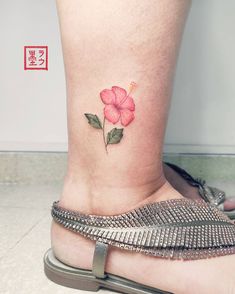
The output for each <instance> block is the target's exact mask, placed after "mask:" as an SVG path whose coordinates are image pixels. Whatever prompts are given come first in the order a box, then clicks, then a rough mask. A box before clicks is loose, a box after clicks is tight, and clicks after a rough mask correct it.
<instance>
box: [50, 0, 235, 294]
mask: <svg viewBox="0 0 235 294" xmlns="http://www.w3.org/2000/svg"><path fill="white" fill-rule="evenodd" d="M57 7H58V15H59V20H60V29H61V37H62V45H63V54H64V62H65V73H66V84H67V102H68V103H67V105H68V134H69V152H68V169H67V174H66V178H65V182H64V187H63V191H62V195H61V197H60V205H61V206H63V207H65V208H68V209H72V210H77V211H79V212H82V213H87V214H98V215H111V214H119V213H123V212H126V211H128V210H131V209H132V208H134V207H139V206H141V205H143V204H144V203H148V202H153V201H162V200H167V199H172V198H182V197H183V195H181V194H180V193H179V192H177V191H176V190H175V189H174V188H173V187H172V186H171V185H170V184H169V183H168V182H167V180H166V177H165V175H164V172H163V166H162V147H163V139H164V134H165V127H166V121H167V116H168V108H169V104H170V97H171V90H172V80H173V75H174V69H175V64H176V59H177V55H178V49H179V44H180V40H181V36H182V32H183V27H184V22H185V19H186V15H187V12H188V8H189V2H188V1H187V0H175V1H172V0H158V1H155V0H149V1H141V0H130V1H125V0H110V1H103V0H96V1H93V0H87V1H83V0H69V1H68V0H57ZM132 81H134V82H135V83H136V84H137V86H138V87H137V88H136V90H135V92H133V99H134V103H135V106H136V108H135V110H133V111H134V115H135V118H134V119H133V120H132V121H131V122H130V123H129V124H128V125H127V126H124V125H123V124H122V123H121V121H118V122H117V123H115V121H116V119H113V117H111V118H110V117H109V118H110V121H108V118H107V125H106V128H107V129H106V132H107V131H109V130H110V129H111V128H113V127H117V128H121V127H122V128H125V129H124V136H123V139H122V141H121V142H120V143H117V144H114V145H110V146H108V154H107V152H106V150H105V148H104V147H105V146H104V141H103V138H102V130H101V129H95V128H93V127H92V126H91V125H89V124H88V122H87V119H86V117H84V114H85V113H87V112H89V113H95V114H97V115H98V116H99V117H103V113H104V112H103V107H104V103H103V101H101V99H100V92H101V91H102V90H104V89H111V87H112V86H119V87H122V88H125V89H127V88H128V86H129V84H130V82H132ZM106 102H107V101H106ZM119 106H120V105H119ZM119 106H118V107H119ZM109 114H110V113H109ZM111 121H113V122H111ZM113 124H114V125H113ZM51 239H52V247H53V250H54V252H55V254H56V256H57V257H58V258H59V259H60V260H62V261H64V262H65V263H67V264H70V265H72V266H75V267H81V268H86V269H91V264H92V256H93V252H94V243H93V242H91V241H88V240H86V239H84V238H83V237H81V236H79V235H77V234H74V233H72V232H69V231H67V230H65V229H64V228H62V227H60V226H58V225H57V224H55V223H52V230H51ZM106 271H107V272H109V273H113V274H116V275H119V276H122V277H125V278H128V279H131V280H134V281H137V282H139V283H143V284H146V285H149V286H153V287H156V288H160V289H163V290H165V291H169V292H174V293H177V294H178V293H185V294H186V293H187V294H191V293H192V294H193V293H197V294H198V293H200V294H204V293H205V294H208V293H213V294H216V293H218V294H221V293H228V294H232V293H235V274H234V273H235V255H230V256H224V257H218V258H213V259H210V260H209V259H208V260H198V261H188V262H183V261H171V260H163V259H160V258H153V257H148V256H145V255H143V254H139V253H132V252H128V251H121V250H119V249H114V248H112V249H111V250H110V252H109V256H108V262H107V266H106ZM218 281H219V282H218Z"/></svg>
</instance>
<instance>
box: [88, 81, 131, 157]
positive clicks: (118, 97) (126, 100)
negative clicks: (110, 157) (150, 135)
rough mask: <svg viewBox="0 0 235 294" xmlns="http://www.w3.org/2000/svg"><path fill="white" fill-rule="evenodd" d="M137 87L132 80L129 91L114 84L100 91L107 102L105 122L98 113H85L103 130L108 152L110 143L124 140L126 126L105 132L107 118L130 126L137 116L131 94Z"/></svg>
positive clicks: (97, 127)
mask: <svg viewBox="0 0 235 294" xmlns="http://www.w3.org/2000/svg"><path fill="white" fill-rule="evenodd" d="M135 88H136V83H134V82H131V84H130V89H129V91H128V93H127V91H126V90H125V89H123V88H121V87H118V86H113V87H112V88H111V89H104V90H103V91H101V92H100V98H101V100H102V102H103V103H104V104H105V106H104V110H103V113H104V118H103V123H101V120H100V119H99V117H98V116H97V115H96V114H91V113H85V114H84V115H85V117H86V118H87V120H88V123H89V124H90V125H91V126H92V127H93V128H95V129H101V130H102V131H103V141H104V145H105V150H106V152H107V153H108V145H110V144H117V143H119V142H120V141H121V140H122V137H123V131H124V128H113V129H111V130H110V131H109V132H108V133H107V135H106V134H105V122H106V120H107V121H108V122H110V123H112V124H114V125H115V124H117V123H120V124H121V125H122V126H123V127H126V126H128V125H129V124H130V123H131V122H132V121H133V120H134V118H135V115H134V112H135V102H134V99H133V98H132V97H131V96H130V95H131V94H132V92H133V90H134V89H135Z"/></svg>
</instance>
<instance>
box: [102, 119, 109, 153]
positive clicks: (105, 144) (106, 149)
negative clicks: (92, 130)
mask: <svg viewBox="0 0 235 294" xmlns="http://www.w3.org/2000/svg"><path fill="white" fill-rule="evenodd" d="M104 126H105V116H104V120H103V127H102V130H103V140H104V146H105V151H106V153H107V154H108V148H107V147H108V146H107V145H108V144H107V143H106V140H105V129H104Z"/></svg>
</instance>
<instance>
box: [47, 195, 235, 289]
mask: <svg viewBox="0 0 235 294" xmlns="http://www.w3.org/2000/svg"><path fill="white" fill-rule="evenodd" d="M52 217H53V219H54V221H55V222H57V223H58V224H60V225H61V226H63V227H64V228H67V229H68V230H71V231H73V232H74V233H79V234H81V235H82V236H84V237H86V238H88V239H90V240H93V241H95V242H96V246H95V251H94V257H93V269H92V271H90V270H85V269H81V268H74V267H71V266H69V265H66V264H64V263H62V262H61V261H60V260H59V259H58V258H57V257H56V256H55V255H54V254H53V251H52V249H49V250H48V251H47V252H46V254H45V256H44V270H45V274H46V276H47V277H48V278H49V279H50V280H52V281H53V282H55V283H57V284H60V285H63V286H67V287H71V288H76V289H80V290H89V291H97V290H98V289H100V288H106V289H109V290H114V291H118V292H121V293H126V294H153V293H155V294H157V293H158V294H160V293H161V294H163V293H168V294H169V292H165V291H163V290H159V289H156V288H152V287H149V286H145V285H143V284H139V283H136V282H134V281H131V280H127V279H125V278H123V277H119V276H116V275H113V274H109V273H107V272H105V264H106V257H107V254H108V248H109V246H115V247H119V248H120V249H123V250H131V251H134V252H140V253H143V254H147V255H151V256H155V257H159V258H167V259H184V260H195V259H205V258H211V257H217V256H221V255H228V254H234V253H235V223H234V221H232V220H230V219H229V218H228V217H227V216H226V215H224V214H223V213H222V212H221V211H220V210H218V209H217V208H216V207H215V206H213V205H211V204H210V203H206V202H205V201H202V200H196V201H195V200H190V199H171V200H166V201H160V202H155V203H150V204H146V205H144V206H142V207H140V208H136V209H133V210H131V211H129V212H127V213H123V214H119V215H114V216H98V215H85V214H81V213H79V212H75V211H70V210H67V209H64V208H62V207H60V206H59V202H54V204H53V206H52Z"/></svg>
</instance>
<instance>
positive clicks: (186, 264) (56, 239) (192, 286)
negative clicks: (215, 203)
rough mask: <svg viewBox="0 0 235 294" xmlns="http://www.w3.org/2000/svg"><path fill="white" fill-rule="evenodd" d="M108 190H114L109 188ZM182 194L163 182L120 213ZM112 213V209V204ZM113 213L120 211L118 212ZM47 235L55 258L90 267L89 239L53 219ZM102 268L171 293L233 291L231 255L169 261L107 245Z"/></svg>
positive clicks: (71, 204)
mask: <svg viewBox="0 0 235 294" xmlns="http://www.w3.org/2000/svg"><path fill="white" fill-rule="evenodd" d="M73 189H74V187H73ZM65 190H66V193H69V187H67V188H66V189H65ZM64 193H65V192H64ZM110 193H114V190H113V188H112V192H110ZM116 193H117V195H125V194H124V191H123V190H121V191H118V190H117V191H116ZM118 193H119V194H118ZM128 193H130V189H129V190H128V191H127V194H128ZM71 194H73V193H69V194H68V195H71ZM109 195H110V194H109V193H108V194H107V195H106V197H107V198H106V199H108V197H109ZM104 196H105V195H104ZM182 197H183V196H182V195H181V194H179V192H177V191H176V190H175V189H174V188H173V187H172V186H171V185H170V184H169V183H168V182H165V183H164V184H163V185H162V186H161V187H159V188H158V190H156V191H155V192H153V193H152V194H151V195H149V196H148V197H146V198H145V199H144V200H143V201H141V202H139V203H136V204H135V205H132V206H128V205H126V206H125V207H128V208H125V209H124V210H123V211H122V212H126V211H128V210H131V209H133V208H136V207H139V206H142V205H143V204H146V203H151V202H156V201H163V200H167V199H172V198H182ZM126 198H128V197H125V198H123V199H122V201H123V204H125V201H126V200H125V199H126ZM60 204H61V206H64V207H66V208H68V209H73V210H78V211H81V210H79V207H78V206H77V207H76V201H72V199H71V198H69V197H66V195H63V196H62V198H61V203H60ZM110 205H111V204H110ZM85 207H86V208H85ZM123 207H124V206H123ZM83 210H86V211H83V212H85V213H88V214H99V210H100V211H101V212H100V214H102V213H103V210H102V208H99V209H97V208H95V207H92V206H91V207H90V208H89V209H88V206H84V205H83ZM113 212H115V205H114V206H113ZM117 213H120V211H118V212H117ZM51 237H52V248H53V250H54V253H55V255H56V256H57V258H58V259H60V260H61V261H62V262H64V263H66V264H68V265H71V266H74V267H79V268H84V269H89V270H90V269H91V268H92V257H93V252H94V242H93V241H90V240H87V239H85V238H84V237H82V236H80V235H78V234H75V233H73V232H71V231H68V230H66V229H64V228H63V227H61V226H59V225H58V224H56V223H54V222H53V223H52V230H51ZM106 271H107V272H108V273H112V274H115V275H118V276H121V277H124V278H127V279H130V280H133V281H136V282H138V283H142V284H145V285H148V286H152V287H155V288H158V289H161V290H165V291H169V292H172V293H181V294H194V293H195V294H198V293H200V294H208V293H213V294H217V293H218V294H221V293H228V294H234V293H235V274H234V273H235V255H228V256H222V257H216V258H212V259H205V260H194V261H181V260H174V261H173V260H166V259H161V258H156V257H150V256H147V255H144V254H141V253H133V252H130V251H126V250H120V249H118V248H111V249H110V251H109V254H108V259H107V264H106Z"/></svg>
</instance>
